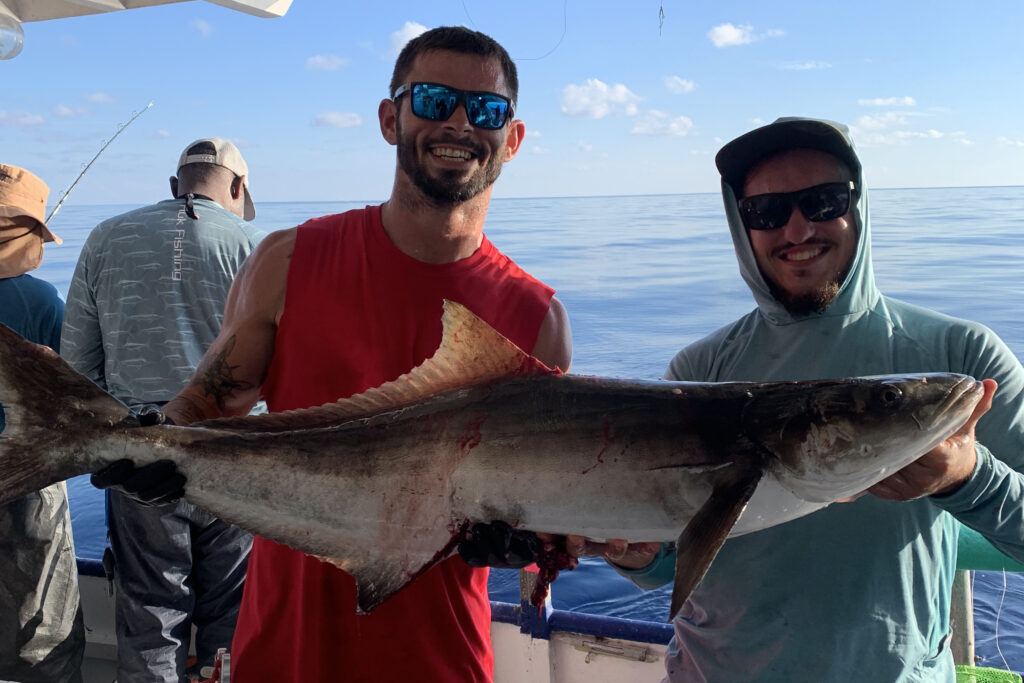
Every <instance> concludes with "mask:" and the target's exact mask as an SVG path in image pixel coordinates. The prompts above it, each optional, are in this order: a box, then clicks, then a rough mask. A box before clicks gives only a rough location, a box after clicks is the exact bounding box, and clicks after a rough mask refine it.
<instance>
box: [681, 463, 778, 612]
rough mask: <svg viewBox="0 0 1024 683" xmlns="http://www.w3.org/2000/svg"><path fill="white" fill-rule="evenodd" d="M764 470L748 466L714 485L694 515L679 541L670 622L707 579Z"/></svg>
mask: <svg viewBox="0 0 1024 683" xmlns="http://www.w3.org/2000/svg"><path fill="white" fill-rule="evenodd" d="M763 474H764V471H763V470H761V469H757V468H748V469H746V470H745V471H743V472H742V473H741V474H740V476H736V477H730V478H729V479H727V480H723V481H720V482H719V483H718V484H716V485H715V488H714V489H713V490H712V492H711V495H710V496H709V497H708V500H707V502H706V503H704V505H703V506H702V507H701V509H700V510H699V511H698V512H697V514H696V515H694V517H693V519H691V520H690V523H689V524H687V525H686V528H684V529H683V532H682V533H681V534H679V540H678V541H676V580H675V585H674V586H673V587H672V610H671V612H670V614H669V621H672V619H674V618H675V616H676V615H677V614H679V609H680V608H681V607H682V606H683V603H684V602H686V599H687V598H688V597H690V593H692V592H693V589H694V588H696V587H697V584H698V583H700V580H701V579H703V578H704V574H706V573H707V571H708V567H710V566H711V561H712V560H713V559H715V555H717V554H718V549H719V548H721V547H722V544H723V543H725V539H726V538H727V537H728V536H729V532H730V531H731V530H732V527H733V525H735V524H736V520H738V519H739V517H740V514H741V513H742V512H743V509H744V508H745V507H746V506H747V501H749V500H750V497H751V496H752V495H754V491H755V490H757V484H758V482H760V481H761V477H762V476H763Z"/></svg>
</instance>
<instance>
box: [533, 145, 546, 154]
mask: <svg viewBox="0 0 1024 683" xmlns="http://www.w3.org/2000/svg"><path fill="white" fill-rule="evenodd" d="M530 151H531V152H533V153H534V154H551V150H550V149H548V148H547V147H541V146H540V145H534V146H533V149H531V150H530Z"/></svg>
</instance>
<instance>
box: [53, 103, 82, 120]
mask: <svg viewBox="0 0 1024 683" xmlns="http://www.w3.org/2000/svg"><path fill="white" fill-rule="evenodd" d="M53 115H54V116H57V117H59V118H62V119H77V118H79V117H80V116H88V115H89V110H88V109H86V108H85V107H69V106H68V105H66V104H58V105H57V106H56V107H54V108H53Z"/></svg>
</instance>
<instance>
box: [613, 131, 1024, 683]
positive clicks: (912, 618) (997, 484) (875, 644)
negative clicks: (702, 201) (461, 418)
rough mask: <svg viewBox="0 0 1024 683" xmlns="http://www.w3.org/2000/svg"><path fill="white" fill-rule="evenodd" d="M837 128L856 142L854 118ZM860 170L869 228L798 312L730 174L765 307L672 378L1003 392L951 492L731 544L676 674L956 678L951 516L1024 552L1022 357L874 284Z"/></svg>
mask: <svg viewBox="0 0 1024 683" xmlns="http://www.w3.org/2000/svg"><path fill="white" fill-rule="evenodd" d="M836 127H837V128H838V129H839V130H841V131H842V133H843V134H844V136H845V137H846V139H847V141H848V142H849V144H850V146H851V148H852V144H853V143H852V141H850V139H849V134H848V131H847V129H846V127H845V126H841V125H839V124H836ZM855 182H856V183H857V185H856V186H857V188H858V189H860V190H861V191H860V194H859V199H858V202H857V205H856V207H855V209H854V210H855V211H856V212H857V214H858V217H859V225H860V226H861V227H860V231H859V235H858V244H857V249H856V253H855V256H854V260H853V263H852V267H851V268H850V271H849V273H848V275H847V277H846V280H845V282H844V283H843V284H842V288H841V290H840V292H839V295H838V296H837V298H836V299H835V301H833V303H831V304H830V305H829V306H828V308H827V309H826V310H825V311H824V312H823V313H821V314H812V315H809V316H799V317H798V316H794V315H791V314H790V313H789V312H788V311H786V310H785V308H784V307H783V306H782V305H781V304H780V303H779V302H778V301H776V300H775V299H774V298H773V296H772V295H771V293H770V292H769V289H768V286H767V284H766V283H765V281H764V279H763V278H762V276H761V273H760V271H759V270H758V268H757V265H756V262H755V258H754V253H753V250H752V249H751V246H750V242H749V239H748V237H747V234H746V230H745V228H744V227H743V224H742V222H741V220H740V217H739V213H738V211H737V209H736V196H735V194H734V192H733V190H732V188H731V187H730V186H729V185H728V184H727V183H725V182H724V181H723V183H722V194H723V196H724V200H725V208H726V215H727V218H728V222H729V228H730V230H731V232H732V238H733V243H734V245H735V249H736V254H737V258H738V259H739V264H740V271H741V273H742V275H743V279H744V280H745V281H746V282H747V285H748V286H749V287H750V289H751V291H752V292H753V294H754V298H755V300H756V302H757V308H756V309H755V310H753V311H752V312H750V313H749V314H747V315H746V316H744V317H742V318H740V319H739V320H737V321H735V322H733V323H732V324H730V325H727V326H726V327H723V328H722V329H720V330H718V331H716V332H714V333H713V334H711V335H709V336H708V337H705V338H704V339H701V340H700V341H697V342H695V343H694V344H692V345H690V346H688V347H686V348H685V349H683V350H682V351H680V352H679V354H678V355H677V356H676V357H675V358H674V359H673V360H672V362H671V364H670V366H669V369H668V371H667V373H666V378H667V379H672V380H689V381H701V382H724V381H771V380H808V379H819V378H835V377H850V376H864V375H882V374H895V373H914V372H946V371H948V372H959V373H964V374H967V375H971V376H973V377H975V378H977V379H984V378H993V379H995V380H996V381H997V382H998V383H999V389H998V391H997V393H996V396H995V401H994V404H993V407H992V410H991V411H990V412H989V413H987V414H986V415H985V416H984V417H983V418H982V420H981V422H980V423H979V425H978V429H977V437H978V441H979V445H978V447H977V452H978V465H977V467H976V469H975V471H974V473H973V474H972V476H971V478H970V480H969V481H968V482H967V483H965V484H964V485H963V486H962V487H961V488H960V489H958V490H957V491H955V492H954V493H952V494H950V495H947V496H942V497H937V496H931V497H926V498H922V499H918V500H915V501H911V502H904V503H898V502H888V501H883V500H880V499H878V498H875V497H873V496H870V495H867V496H863V497H861V498H859V499H858V500H856V501H855V502H853V503H838V504H833V505H831V506H829V507H827V508H825V509H823V510H820V511H818V512H815V513H813V514H811V515H808V516H806V517H802V518H800V519H797V520H794V521H792V522H788V523H786V524H782V525H780V526H777V527H773V528H770V529H767V530H764V531H759V532H756V533H751V534H748V535H745V536H740V537H737V538H733V539H730V540H728V541H726V543H725V545H724V546H723V547H722V549H721V551H720V552H719V554H718V556H717V557H716V559H715V560H714V562H713V563H712V565H711V568H710V570H709V571H708V573H707V575H706V576H705V577H704V579H703V581H702V582H701V583H700V585H699V586H698V587H697V589H696V590H695V591H694V593H693V595H692V596H691V598H690V599H689V600H688V601H687V602H686V603H685V605H684V606H683V607H682V609H681V611H680V614H679V616H678V617H677V618H676V620H675V622H674V626H675V637H674V638H673V641H672V643H671V644H670V646H669V653H668V656H667V657H666V666H667V670H668V678H669V679H670V680H671V681H673V682H675V681H687V682H689V681H713V682H718V681H725V682H732V681H779V682H781V681H785V682H786V683H796V682H800V681H807V682H809V683H810V682H814V683H824V682H828V681H835V682H836V683H839V682H842V683H848V682H849V681H852V680H859V681H885V682H887V683H888V682H889V681H901V682H902V681H929V682H931V681H953V680H954V679H955V675H954V669H953V658H952V654H951V652H950V649H949V647H948V641H949V635H950V626H949V612H950V609H949V608H950V590H951V586H952V583H953V576H954V571H955V565H956V548H957V534H958V528H959V527H958V525H957V524H956V520H959V521H960V522H962V523H963V524H964V525H966V526H968V527H971V528H973V529H975V530H977V531H978V532H980V533H981V534H982V535H984V536H985V537H986V538H988V539H989V540H990V541H991V542H992V543H993V544H994V545H995V546H996V547H998V548H999V549H1000V550H1002V551H1003V552H1005V553H1006V554H1008V555H1010V556H1011V557H1013V558H1014V559H1017V560H1024V508H1022V505H1021V503H1022V500H1024V476H1022V474H1021V472H1022V471H1024V416H1022V409H1024V393H1022V391H1024V369H1022V367H1021V364H1020V363H1019V362H1018V361H1017V359H1016V358H1015V357H1014V355H1013V354H1012V353H1011V352H1010V350H1009V349H1008V348H1007V347H1006V345H1005V344H1004V343H1003V342H1002V341H1001V340H1000V339H999V338H998V337H997V336H996V335H995V333H993V332H992V331H991V330H989V329H988V328H987V327H985V326H983V325H980V324H977V323H973V322H969V321H965V320H959V319H956V318H952V317H949V316H946V315H942V314H940V313H936V312H934V311H930V310H927V309H924V308H920V307H917V306H913V305H911V304H908V303H905V302H902V301H897V300H895V299H891V298H888V297H885V296H883V295H882V294H881V293H880V292H879V291H878V289H877V287H876V286H875V279H874V274H873V272H872V266H871V222H870V218H869V215H868V193H867V191H866V190H865V189H863V188H864V187H865V185H864V178H863V173H858V174H857V177H856V178H855ZM920 239H921V240H927V239H929V235H927V234H922V235H921V236H920ZM981 295H984V294H983V293H981ZM981 444H984V445H981ZM674 562H675V554H674V552H672V551H671V550H669V551H667V552H666V551H665V549H663V550H662V552H661V553H660V554H659V556H658V557H657V558H656V559H655V561H654V562H653V563H652V564H651V565H649V566H648V567H646V568H644V569H641V570H638V571H634V572H628V571H622V573H623V574H624V575H626V576H629V577H630V578H631V579H632V580H633V581H634V582H635V583H637V584H638V585H640V586H642V587H645V588H653V587H657V586H659V585H663V584H665V583H667V582H668V581H671V580H672V573H673V568H674Z"/></svg>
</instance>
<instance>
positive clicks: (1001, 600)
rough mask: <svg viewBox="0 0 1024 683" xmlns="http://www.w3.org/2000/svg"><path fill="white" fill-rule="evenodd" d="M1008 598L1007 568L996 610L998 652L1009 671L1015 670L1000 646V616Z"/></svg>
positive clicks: (1004, 572)
mask: <svg viewBox="0 0 1024 683" xmlns="http://www.w3.org/2000/svg"><path fill="white" fill-rule="evenodd" d="M1005 599H1006V570H1005V569H1004V570H1003V592H1002V593H1000V594H999V609H998V610H996V652H998V653H999V658H1000V659H1002V660H1003V666H1005V667H1006V670H1007V671H1013V669H1011V668H1010V665H1009V663H1007V661H1006V657H1004V656H1003V649H1002V648H1001V647H999V617H1000V616H1002V614H1003V600H1005Z"/></svg>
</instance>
